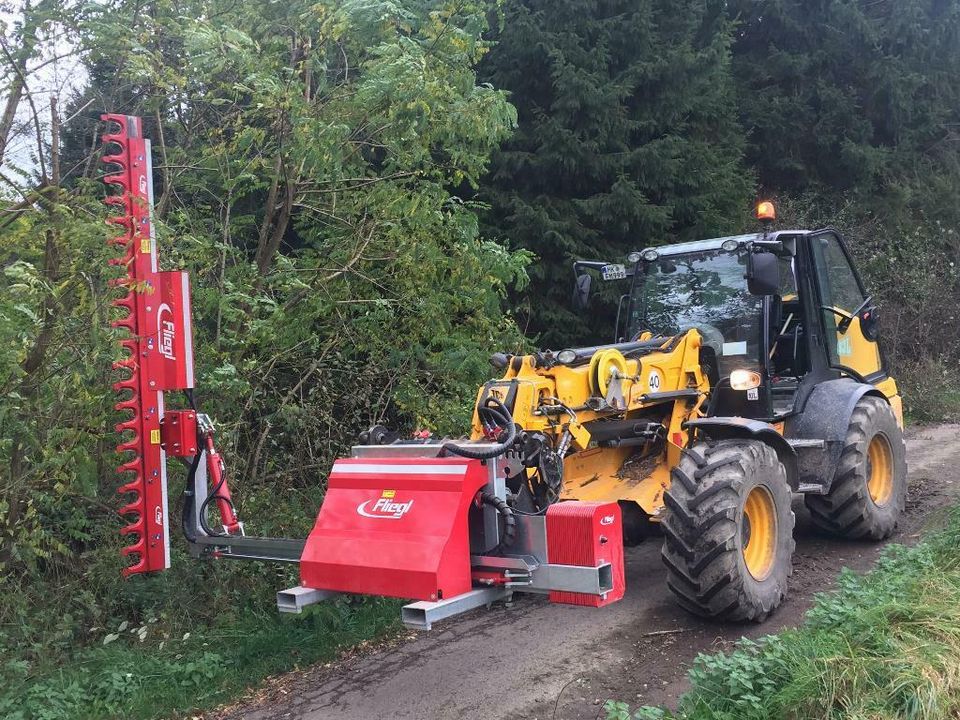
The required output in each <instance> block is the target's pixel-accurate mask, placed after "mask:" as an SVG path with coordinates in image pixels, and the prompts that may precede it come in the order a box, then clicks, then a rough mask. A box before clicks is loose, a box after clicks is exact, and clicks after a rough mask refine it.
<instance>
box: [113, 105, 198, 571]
mask: <svg viewBox="0 0 960 720" xmlns="http://www.w3.org/2000/svg"><path fill="white" fill-rule="evenodd" d="M102 119H103V120H104V121H106V122H108V123H113V124H114V125H115V126H116V131H115V132H108V133H106V134H104V136H103V142H104V145H105V146H107V145H112V146H113V148H112V149H110V150H108V151H107V152H105V154H104V156H103V158H102V162H104V163H105V164H107V165H112V166H114V167H115V168H116V169H114V170H108V172H107V175H106V176H105V177H104V179H103V180H104V182H105V183H107V184H108V185H110V186H113V187H114V188H115V189H116V190H117V191H118V192H116V193H115V194H112V195H109V196H108V197H107V198H106V200H105V202H106V203H107V204H108V205H110V206H112V207H114V208H116V209H117V210H118V211H119V213H118V214H117V215H115V216H113V217H110V218H108V222H109V223H111V224H113V225H115V226H117V228H119V229H120V231H121V232H120V234H119V235H116V236H115V237H113V238H111V239H110V240H109V241H108V242H109V243H110V244H111V245H114V246H116V247H117V248H119V249H121V250H122V251H123V254H122V255H121V256H120V257H118V258H115V259H113V260H111V261H110V264H111V265H115V266H119V267H122V268H124V270H125V271H126V273H125V275H124V276H122V277H120V278H117V279H116V280H114V281H112V284H113V285H114V286H115V287H119V288H123V289H124V290H125V291H126V294H125V295H124V296H123V297H120V298H117V299H115V300H114V301H113V305H114V306H115V307H118V308H120V309H121V310H122V311H123V316H122V317H120V318H117V319H116V320H114V321H113V323H112V324H113V326H114V327H116V328H124V329H126V331H127V333H128V335H127V337H125V338H124V339H123V340H121V341H120V344H121V346H122V347H123V349H124V350H125V352H126V357H125V358H124V359H122V360H120V361H118V362H116V363H115V364H114V368H116V369H120V370H122V371H125V372H126V374H127V376H126V377H125V378H123V379H121V380H119V381H118V382H117V383H115V384H114V386H113V387H114V390H116V391H117V392H118V393H119V394H120V395H121V399H120V401H119V402H118V403H117V404H116V406H115V407H116V409H117V410H120V411H123V412H125V413H126V414H127V418H126V419H125V420H123V421H121V422H120V423H118V424H117V426H116V429H117V432H120V433H124V434H125V438H124V440H123V441H122V442H121V443H120V444H119V445H118V446H117V451H118V452H119V453H123V454H126V455H127V460H126V461H125V462H124V463H123V464H122V465H120V467H119V468H118V472H120V473H123V474H125V475H126V479H127V481H126V482H125V483H124V484H123V485H121V486H120V489H119V492H120V493H121V494H122V495H124V496H126V497H127V499H128V500H129V501H128V502H127V504H126V505H124V506H123V507H122V508H121V509H120V513H121V515H123V516H125V517H126V518H128V519H129V520H130V522H129V523H128V524H127V525H126V526H125V527H124V528H123V529H122V530H121V531H120V532H121V533H122V534H124V535H130V536H132V537H133V539H134V541H133V543H132V544H130V545H129V546H127V547H125V548H124V549H123V551H122V552H123V554H124V555H128V556H129V555H133V556H134V557H135V561H134V563H133V564H132V565H130V566H129V567H126V568H125V569H124V571H123V572H124V574H125V575H132V574H134V573H143V572H153V571H156V570H163V569H165V568H168V567H169V566H170V533H169V527H168V518H167V492H166V483H167V477H166V458H165V455H164V452H163V449H162V448H161V436H160V422H161V420H162V418H163V391H165V390H183V389H187V388H192V387H193V384H194V383H193V348H192V342H191V337H192V327H191V323H190V288H189V281H188V278H187V274H186V273H185V272H179V271H177V272H160V270H159V267H158V264H157V246H156V237H155V234H154V231H153V223H152V210H153V180H152V177H153V173H152V167H151V161H150V141H149V140H147V139H145V138H144V137H143V131H142V126H141V121H140V118H137V117H133V116H130V115H103V116H102Z"/></svg>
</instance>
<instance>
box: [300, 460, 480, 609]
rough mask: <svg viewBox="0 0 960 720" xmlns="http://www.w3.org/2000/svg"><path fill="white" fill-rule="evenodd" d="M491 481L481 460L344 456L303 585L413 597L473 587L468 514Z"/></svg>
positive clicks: (309, 547) (308, 552)
mask: <svg viewBox="0 0 960 720" xmlns="http://www.w3.org/2000/svg"><path fill="white" fill-rule="evenodd" d="M486 483H487V469H486V468H485V467H484V466H483V465H482V464H481V462H480V461H479V460H468V459H465V458H459V457H458V458H362V459H360V458H350V459H343V460H338V461H337V462H336V463H335V464H334V466H333V470H331V472H330V479H329V483H328V489H327V494H326V497H325V498H324V500H323V505H322V506H321V507H320V514H319V515H318V516H317V522H316V524H315V525H314V528H313V530H312V531H311V532H310V536H309V537H308V538H307V543H306V546H305V547H304V550H303V555H302V556H301V558H300V578H301V582H302V584H303V585H304V586H305V587H310V588H316V589H320V590H335V591H338V592H348V593H358V594H369V595H386V596H389V597H398V598H405V599H413V600H439V599H443V598H451V597H454V596H456V595H460V594H462V593H465V592H468V591H469V590H470V589H471V588H472V583H471V579H470V536H469V531H468V527H467V513H468V511H469V509H470V503H471V502H473V499H474V498H475V497H476V494H477V491H479V490H480V489H481V488H482V487H483V486H484V485H486Z"/></svg>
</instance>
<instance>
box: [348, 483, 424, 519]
mask: <svg viewBox="0 0 960 720" xmlns="http://www.w3.org/2000/svg"><path fill="white" fill-rule="evenodd" d="M396 494H397V491H396V490H384V491H383V494H382V495H381V496H380V497H379V498H377V499H376V500H367V501H366V502H362V503H360V504H359V505H357V513H358V514H359V515H363V517H368V518H374V519H375V520H399V519H400V518H402V517H403V516H404V515H406V514H407V513H408V512H410V508H412V507H413V500H407V502H397V501H396V500H394V496H395V495H396ZM371 503H372V504H371Z"/></svg>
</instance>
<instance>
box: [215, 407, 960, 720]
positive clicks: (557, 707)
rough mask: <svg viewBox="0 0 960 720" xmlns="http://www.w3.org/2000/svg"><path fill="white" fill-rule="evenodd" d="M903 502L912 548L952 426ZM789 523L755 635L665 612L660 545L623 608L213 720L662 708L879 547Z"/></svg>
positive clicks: (428, 642) (468, 621)
mask: <svg viewBox="0 0 960 720" xmlns="http://www.w3.org/2000/svg"><path fill="white" fill-rule="evenodd" d="M907 448H908V461H909V464H910V492H909V496H908V500H907V509H906V515H905V517H904V520H903V523H902V524H901V530H900V532H899V534H898V535H897V536H895V537H894V538H893V539H894V541H898V542H911V541H912V540H914V539H915V538H916V537H917V536H918V534H919V532H920V531H921V530H922V529H923V528H924V527H925V525H927V524H928V523H929V522H930V521H931V520H932V519H933V518H935V517H936V515H937V512H938V510H940V509H941V508H942V507H944V506H945V505H947V504H948V502H949V501H950V499H951V497H950V496H952V495H956V494H958V492H960V425H939V426H931V427H925V428H919V429H915V430H913V431H912V432H910V433H909V437H908V440H907ZM794 509H795V510H796V512H797V552H796V555H795V556H794V575H793V578H792V583H791V588H790V596H789V598H788V600H787V601H786V603H785V604H784V605H783V606H782V607H781V608H780V610H779V611H778V612H776V613H775V614H774V615H773V616H772V617H771V618H770V619H768V620H767V621H766V622H764V623H762V624H760V625H750V626H735V627H722V626H718V625H713V624H709V623H706V622H701V621H698V620H696V619H693V618H691V616H689V615H687V614H686V613H684V612H683V611H682V610H680V609H679V608H677V607H676V606H675V605H674V604H673V602H672V601H671V599H670V596H669V593H668V591H667V589H666V585H665V581H664V570H663V567H662V565H661V563H660V542H659V540H658V539H652V540H650V541H648V542H645V543H643V544H642V545H640V546H639V547H636V548H632V549H628V550H627V596H626V598H625V599H624V600H623V601H622V602H620V603H617V604H615V605H612V606H610V607H608V608H604V609H601V610H591V609H585V608H576V607H569V606H563V605H550V604H549V603H547V602H546V601H544V600H543V599H541V598H533V597H521V598H520V599H519V600H518V601H517V602H515V603H514V605H513V607H512V608H510V609H505V608H504V607H502V606H500V607H494V608H493V609H492V610H489V611H488V610H481V611H476V612H474V613H471V614H470V615H467V616H464V617H461V618H457V619H453V620H449V621H446V622H444V623H441V624H438V625H437V626H436V627H435V629H434V630H433V631H431V632H426V633H414V634H412V636H411V637H412V639H410V640H409V641H406V642H401V643H398V644H396V645H395V646H392V647H390V648H388V649H385V650H379V651H375V652H372V653H368V654H365V655H364V654H360V655H357V656H354V657H351V658H349V659H346V660H344V661H342V662H340V663H337V664H334V665H333V666H332V667H323V668H315V669H312V670H309V671H307V672H305V673H302V674H299V675H298V676H292V675H291V676H287V677H285V678H282V679H280V680H279V682H277V683H275V684H272V685H271V687H270V688H269V689H268V690H267V692H266V697H264V696H263V695H264V694H263V693H260V694H258V695H259V697H257V698H256V699H250V700H248V701H246V702H241V704H239V705H236V706H234V707H232V708H229V709H226V710H224V711H223V712H222V713H221V714H220V716H219V717H221V718H224V719H226V718H229V719H230V720H238V719H239V718H244V719H248V720H280V719H281V718H309V719H311V720H379V719H380V718H384V719H386V718H397V719H398V720H399V719H406V718H411V719H412V718H417V719H418V720H430V719H432V718H483V719H484V720H500V719H504V720H505V719H507V718H510V719H512V718H539V719H540V720H544V719H547V718H554V717H555V718H562V719H565V720H569V719H573V718H577V719H580V718H582V719H584V720H593V719H594V718H596V717H597V716H598V714H599V712H600V705H601V703H602V701H603V700H604V699H606V698H616V699H622V700H627V701H629V702H631V703H635V704H667V705H670V704H672V703H673V702H674V701H675V699H676V697H677V696H678V694H679V693H681V692H682V691H683V690H684V689H685V687H686V671H687V669H688V668H689V666H690V663H691V661H692V660H693V658H694V657H695V656H696V655H697V653H699V652H702V651H711V650H717V649H722V648H724V647H726V646H727V645H728V643H730V642H732V641H734V640H736V639H737V638H739V637H740V636H741V635H743V634H746V635H747V636H749V637H758V636H760V635H767V634H770V633H773V632H776V631H778V630H780V629H781V628H784V627H789V626H792V625H796V624H797V623H798V622H799V621H800V620H801V619H802V616H803V613H804V612H805V610H806V609H807V608H808V607H809V605H810V603H811V600H812V598H813V595H814V593H816V592H818V591H821V590H824V589H827V588H829V586H830V585H831V583H832V582H833V579H834V578H835V577H836V574H837V571H838V570H839V569H840V568H841V567H844V566H847V567H852V568H855V569H858V570H862V569H865V568H867V567H869V565H870V564H871V562H872V561H873V559H874V558H875V557H876V554H877V552H878V549H879V547H878V546H877V545H874V544H868V543H860V542H843V541H836V540H829V539H826V538H824V537H822V536H820V535H818V534H817V533H816V532H815V531H814V530H813V529H812V528H811V527H810V525H809V521H808V518H807V516H806V513H805V511H804V509H803V503H802V502H800V503H795V507H794Z"/></svg>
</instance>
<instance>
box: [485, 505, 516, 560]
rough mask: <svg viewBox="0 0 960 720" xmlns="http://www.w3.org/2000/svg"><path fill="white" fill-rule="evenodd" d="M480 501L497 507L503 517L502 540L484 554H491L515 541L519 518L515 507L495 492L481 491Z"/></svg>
mask: <svg viewBox="0 0 960 720" xmlns="http://www.w3.org/2000/svg"><path fill="white" fill-rule="evenodd" d="M480 502H482V503H483V504H484V505H490V506H491V507H493V508H496V510H497V512H498V513H500V516H501V517H502V518H503V532H502V533H501V534H500V541H499V542H498V543H497V544H496V545H495V546H494V547H492V548H491V549H489V550H486V551H484V553H483V554H484V555H491V554H493V553H496V552H499V551H501V550H504V549H506V548H508V547H510V546H511V545H513V541H514V540H515V539H516V537H517V518H516V517H515V516H514V514H513V508H511V507H510V506H509V505H507V501H506V500H504V499H503V498H498V497H497V496H496V495H494V494H493V493H488V492H483V493H480Z"/></svg>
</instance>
